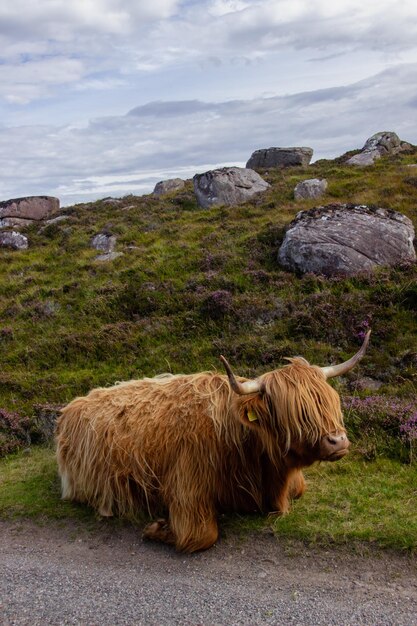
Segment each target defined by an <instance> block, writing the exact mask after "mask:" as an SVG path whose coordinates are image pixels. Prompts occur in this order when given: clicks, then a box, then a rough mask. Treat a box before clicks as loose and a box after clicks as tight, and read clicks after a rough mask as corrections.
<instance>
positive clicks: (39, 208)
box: [0, 196, 59, 220]
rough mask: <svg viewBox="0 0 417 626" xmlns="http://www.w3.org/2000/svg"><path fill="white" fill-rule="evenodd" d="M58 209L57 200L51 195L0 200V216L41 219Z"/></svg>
mask: <svg viewBox="0 0 417 626" xmlns="http://www.w3.org/2000/svg"><path fill="white" fill-rule="evenodd" d="M58 211H59V200H58V198H53V197H52V196H27V197H25V198H14V199H12V200H5V201H4V202H0V217H1V218H2V217H13V218H16V217H17V218H23V219H29V220H43V219H46V218H48V217H51V216H52V215H54V214H55V213H57V212H58Z"/></svg>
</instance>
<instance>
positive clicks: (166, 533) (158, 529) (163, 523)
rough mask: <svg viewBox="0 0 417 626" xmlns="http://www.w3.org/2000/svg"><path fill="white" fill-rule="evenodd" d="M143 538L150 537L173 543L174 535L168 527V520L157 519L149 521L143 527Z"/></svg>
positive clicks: (154, 539) (153, 539)
mask: <svg viewBox="0 0 417 626" xmlns="http://www.w3.org/2000/svg"><path fill="white" fill-rule="evenodd" d="M142 537H143V539H150V540H152V541H161V542H162V543H174V542H175V540H174V535H173V534H172V531H171V529H170V527H169V523H168V520H166V519H159V520H157V521H156V522H151V523H150V524H148V525H147V526H145V528H144V529H143V534H142Z"/></svg>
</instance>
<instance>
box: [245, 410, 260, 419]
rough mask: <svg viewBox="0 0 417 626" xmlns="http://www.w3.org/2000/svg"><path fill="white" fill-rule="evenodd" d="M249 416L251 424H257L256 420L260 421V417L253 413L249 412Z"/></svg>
mask: <svg viewBox="0 0 417 626" xmlns="http://www.w3.org/2000/svg"><path fill="white" fill-rule="evenodd" d="M247 416H248V420H249V421H250V422H256V420H257V419H258V416H257V415H255V413H254V412H253V411H248V412H247Z"/></svg>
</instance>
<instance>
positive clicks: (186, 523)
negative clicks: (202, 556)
mask: <svg viewBox="0 0 417 626" xmlns="http://www.w3.org/2000/svg"><path fill="white" fill-rule="evenodd" d="M195 504H196V506H195V507H194V508H190V507H189V506H187V507H185V508H183V507H180V506H178V505H175V506H172V507H171V508H170V525H171V528H172V531H173V534H174V536H175V547H176V548H177V550H181V551H184V552H196V551H197V550H207V548H210V547H211V546H212V545H213V544H214V543H215V542H216V541H217V538H218V536H219V529H218V525H217V519H216V514H215V511H214V510H210V507H209V506H204V504H205V503H204V502H199V503H197V502H196V503H195Z"/></svg>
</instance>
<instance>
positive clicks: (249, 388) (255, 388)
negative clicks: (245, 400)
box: [220, 354, 261, 396]
mask: <svg viewBox="0 0 417 626" xmlns="http://www.w3.org/2000/svg"><path fill="white" fill-rule="evenodd" d="M220 360H221V362H222V363H223V365H224V367H225V370H226V373H227V376H228V377H229V383H230V386H231V388H232V389H233V391H234V392H235V393H237V394H239V395H240V396H244V395H246V394H247V393H258V392H259V391H260V390H261V385H260V383H259V382H258V381H257V380H247V381H245V382H244V383H240V382H239V381H238V380H236V378H235V375H234V374H233V372H232V368H231V367H230V365H229V363H228V362H227V361H226V359H225V358H224V356H223V355H222V354H221V355H220Z"/></svg>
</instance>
